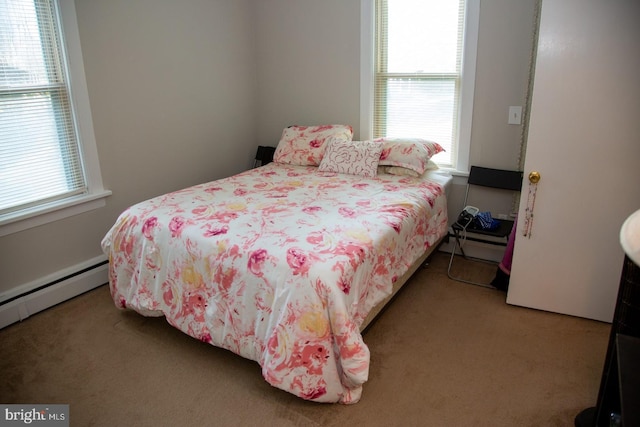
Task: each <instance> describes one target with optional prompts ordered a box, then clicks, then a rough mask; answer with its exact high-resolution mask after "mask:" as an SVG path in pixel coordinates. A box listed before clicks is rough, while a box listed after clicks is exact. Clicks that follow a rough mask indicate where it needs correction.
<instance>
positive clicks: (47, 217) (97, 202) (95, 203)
mask: <svg viewBox="0 0 640 427" xmlns="http://www.w3.org/2000/svg"><path fill="white" fill-rule="evenodd" d="M110 195H111V191H109V190H101V191H99V192H96V193H92V194H84V195H81V196H77V197H73V198H69V199H66V200H63V201H58V202H55V203H51V204H48V205H44V206H38V207H37V208H34V209H32V210H28V211H22V212H19V213H15V214H13V215H5V216H3V217H0V237H2V236H6V235H9V234H13V233H17V232H19V231H23V230H27V229H29V228H33V227H37V226H39V225H43V224H48V223H50V222H54V221H58V220H61V219H63V218H68V217H70V216H73V215H78V214H81V213H84V212H89V211H91V210H94V209H98V208H101V207H103V206H104V205H105V204H106V202H105V198H107V197H109V196H110Z"/></svg>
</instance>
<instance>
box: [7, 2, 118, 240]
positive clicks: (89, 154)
mask: <svg viewBox="0 0 640 427" xmlns="http://www.w3.org/2000/svg"><path fill="white" fill-rule="evenodd" d="M54 1H56V2H57V4H58V10H59V15H60V21H61V23H60V24H61V29H62V30H61V31H62V34H63V37H62V38H63V43H64V44H65V51H66V56H67V66H68V73H69V83H70V86H71V90H70V92H71V102H72V105H73V112H74V115H75V118H76V127H77V132H78V140H79V144H80V151H81V156H82V159H83V165H84V169H85V178H86V181H87V187H88V191H87V193H85V194H81V195H78V196H74V197H69V198H66V199H64V200H60V201H56V202H52V203H48V204H43V205H38V206H35V207H33V208H31V209H26V210H21V211H18V212H14V213H10V214H7V215H4V216H2V217H0V236H6V235H8V234H12V233H16V232H19V231H22V230H26V229H29V228H32V227H36V226H39V225H43V224H47V223H50V222H53V221H58V220H60V219H63V218H67V217H69V216H73V215H77V214H80V213H83V212H88V211H90V210H93V209H98V208H100V207H103V206H105V204H106V201H105V197H108V196H110V195H111V191H109V190H105V189H104V187H103V185H102V174H101V171H100V163H99V161H98V149H97V147H96V139H95V134H94V131H93V120H92V118H91V108H90V105H89V94H88V90H87V83H86V78H85V74H84V65H83V60H82V51H81V49H80V34H79V32H78V20H77V17H76V10H75V3H74V0H54Z"/></svg>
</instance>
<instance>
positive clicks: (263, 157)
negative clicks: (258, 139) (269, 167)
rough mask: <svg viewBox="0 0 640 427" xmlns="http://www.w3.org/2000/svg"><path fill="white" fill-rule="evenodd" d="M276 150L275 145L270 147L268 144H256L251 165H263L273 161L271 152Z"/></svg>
mask: <svg viewBox="0 0 640 427" xmlns="http://www.w3.org/2000/svg"><path fill="white" fill-rule="evenodd" d="M275 152H276V147H270V146H268V145H258V151H257V152H256V157H255V160H254V161H253V167H254V168H255V167H258V166H264V165H266V164H268V163H271V162H272V161H273V154H274V153H275Z"/></svg>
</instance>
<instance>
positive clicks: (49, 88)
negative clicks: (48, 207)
mask: <svg viewBox="0 0 640 427" xmlns="http://www.w3.org/2000/svg"><path fill="white" fill-rule="evenodd" d="M80 154H81V153H80V149H79V145H78V137H77V134H76V125H75V122H74V114H73V110H72V105H71V97H70V93H69V86H68V78H67V69H66V60H65V52H64V48H63V43H62V38H61V29H60V24H59V19H58V11H57V9H56V3H55V1H53V0H0V215H3V214H7V213H11V212H16V211H20V210H24V209H28V208H31V207H33V206H38V205H42V204H46V203H50V202H53V201H56V200H61V199H65V198H69V197H71V196H75V195H78V194H83V193H86V192H87V184H86V179H85V175H84V171H83V165H82V160H81V155H80Z"/></svg>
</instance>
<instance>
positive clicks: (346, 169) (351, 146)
mask: <svg viewBox="0 0 640 427" xmlns="http://www.w3.org/2000/svg"><path fill="white" fill-rule="evenodd" d="M381 153H382V145H381V144H378V143H375V142H372V141H343V140H340V139H332V140H331V141H329V144H328V146H327V150H326V151H325V153H324V157H323V158H322V161H321V162H320V167H319V168H318V170H319V171H321V172H337V173H346V174H349V175H359V176H365V177H368V178H373V177H375V176H376V175H377V173H378V162H379V161H380V154H381Z"/></svg>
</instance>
